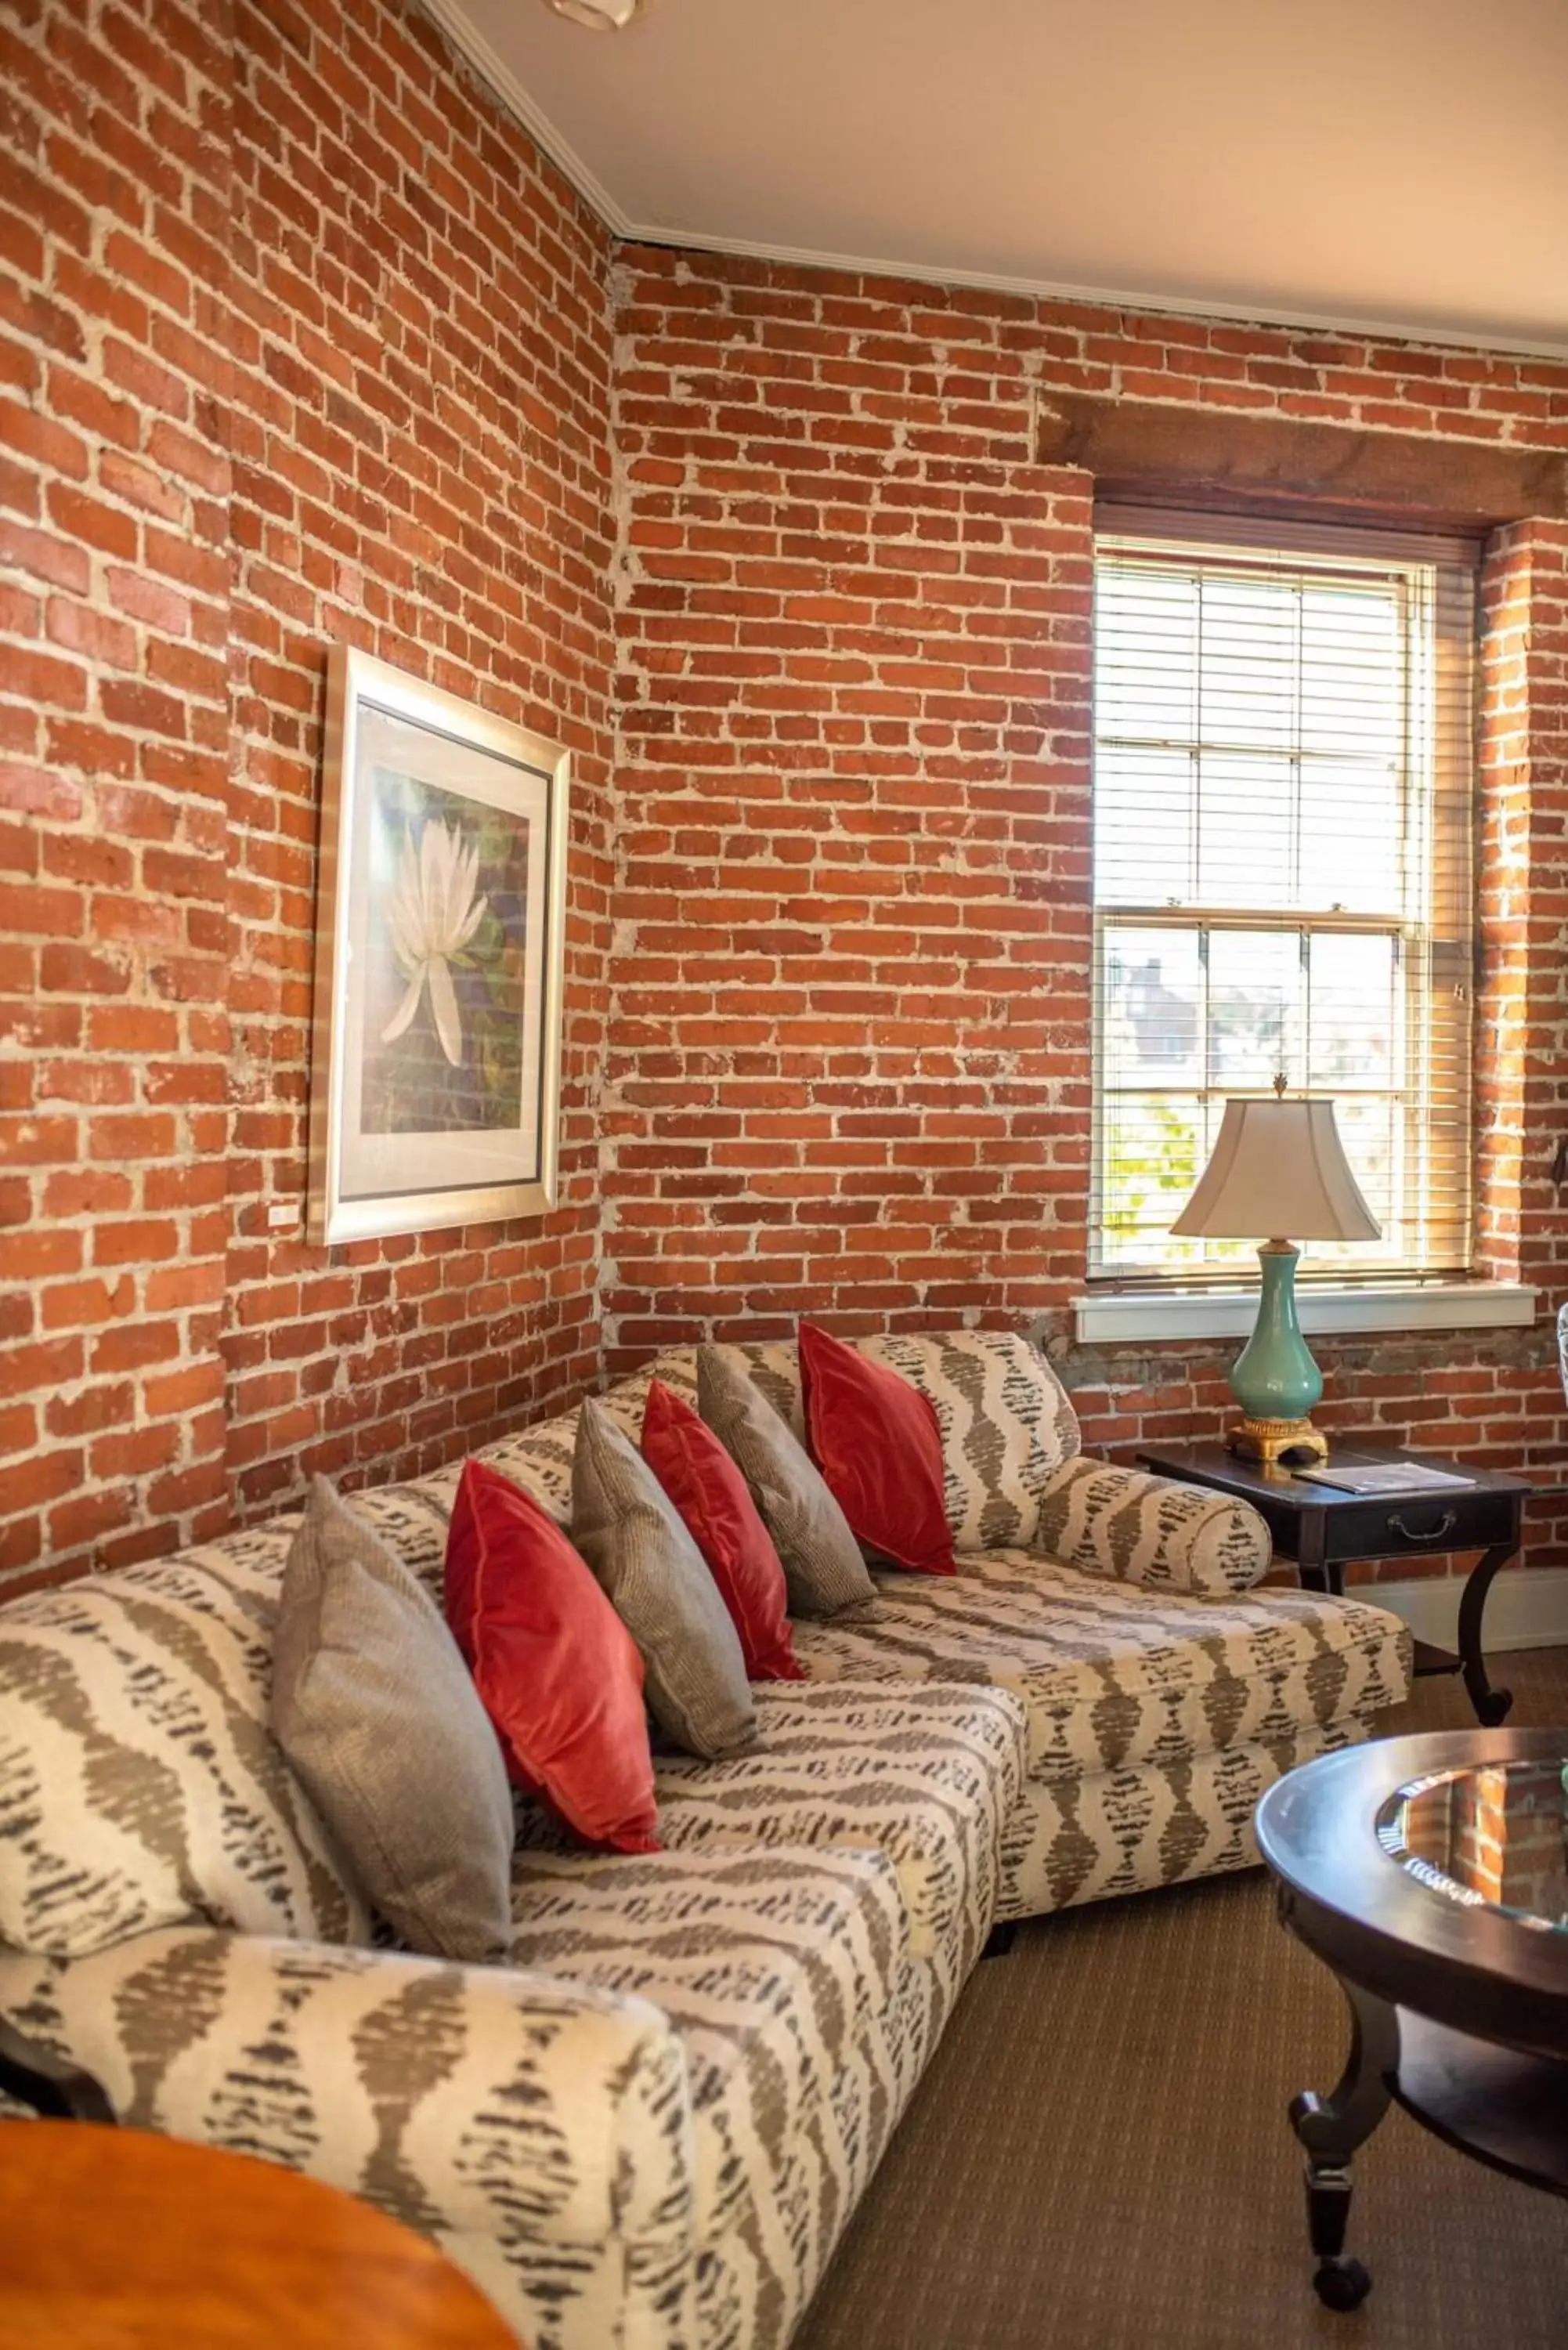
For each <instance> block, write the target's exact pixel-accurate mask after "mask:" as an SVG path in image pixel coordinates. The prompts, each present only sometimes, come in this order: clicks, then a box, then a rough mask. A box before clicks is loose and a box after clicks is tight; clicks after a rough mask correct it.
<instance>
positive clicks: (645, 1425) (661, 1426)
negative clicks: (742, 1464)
mask: <svg viewBox="0 0 1568 2350" xmlns="http://www.w3.org/2000/svg"><path fill="white" fill-rule="evenodd" d="M642 1457H643V1459H644V1460H645V1461H647V1463H648V1465H649V1468H650V1469H651V1470H652V1471H653V1473H654V1475H655V1476H656V1477H657V1478H658V1480H659V1483H660V1484H661V1485H662V1486H663V1488H664V1490H665V1492H667V1493H668V1494H669V1496H670V1500H671V1501H672V1502H673V1503H674V1504H675V1506H676V1508H677V1509H678V1510H679V1511H680V1515H681V1517H682V1518H683V1519H684V1521H685V1523H686V1528H687V1532H688V1533H689V1534H691V1539H692V1540H693V1542H694V1543H695V1544H696V1545H697V1547H698V1549H699V1550H700V1551H701V1554H702V1555H703V1557H704V1558H705V1559H706V1560H707V1562H708V1568H709V1572H710V1574H711V1575H712V1577H713V1580H714V1582H715V1583H716V1584H717V1585H718V1586H719V1594H720V1596H721V1598H722V1600H723V1602H724V1605H725V1607H727V1608H728V1609H729V1611H730V1616H731V1619H732V1622H733V1624H734V1627H735V1629H736V1631H737V1632H738V1633H739V1634H740V1636H741V1651H742V1655H743V1656H744V1658H745V1659H746V1679H748V1680H749V1681H798V1680H804V1679H805V1670H804V1668H803V1667H802V1665H801V1663H800V1660H799V1659H798V1658H797V1657H796V1655H795V1653H794V1648H793V1647H792V1646H791V1642H790V1629H789V1613H788V1610H789V1595H788V1593H787V1592H786V1590H785V1588H784V1567H783V1565H782V1564H781V1563H780V1559H779V1555H778V1552H777V1551H776V1550H775V1549H774V1539H773V1536H772V1535H771V1534H769V1532H768V1530H767V1528H766V1526H764V1525H763V1522H762V1520H761V1518H760V1517H759V1516H758V1515H757V1505H756V1503H754V1502H753V1499H752V1497H751V1494H750V1493H749V1492H748V1491H747V1490H746V1481H745V1479H744V1478H743V1477H742V1474H741V1472H740V1471H739V1470H738V1469H737V1468H736V1466H735V1464H734V1462H733V1461H732V1460H731V1458H730V1456H729V1454H728V1453H727V1452H726V1451H725V1450H724V1448H723V1446H722V1444H721V1443H720V1441H719V1439H718V1438H717V1437H716V1436H715V1435H714V1433H713V1431H712V1430H711V1428H710V1427H709V1426H708V1424H707V1422H706V1420H704V1419H699V1417H698V1415H697V1414H696V1412H694V1411H693V1410H692V1409H691V1405H690V1404H689V1403H683V1402H682V1401H681V1399H680V1397H679V1396H678V1395H676V1394H675V1393H674V1392H673V1390H672V1389H671V1388H667V1387H666V1386H665V1384H664V1382H663V1380H662V1379H655V1380H654V1381H653V1383H652V1385H651V1386H650V1387H649V1390H648V1401H647V1403H646V1404H645V1406H644V1407H643V1414H642Z"/></svg>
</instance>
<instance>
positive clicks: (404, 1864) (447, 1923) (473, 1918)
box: [271, 1477, 513, 1961]
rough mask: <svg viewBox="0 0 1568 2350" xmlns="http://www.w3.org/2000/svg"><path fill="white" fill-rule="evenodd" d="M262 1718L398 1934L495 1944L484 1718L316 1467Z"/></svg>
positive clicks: (503, 1832) (428, 1625)
mask: <svg viewBox="0 0 1568 2350" xmlns="http://www.w3.org/2000/svg"><path fill="white" fill-rule="evenodd" d="M271 1719H272V1724H273V1729H274V1731H275V1734H276V1736H277V1738H278V1740H279V1742H280V1743H281V1745H282V1747H283V1750H284V1752H285V1753H286V1755H287V1757H288V1759H289V1763H290V1764H291V1766H292V1767H293V1769H294V1770H295V1772H296V1773H297V1774H298V1776H299V1778H300V1779H301V1780H302V1781H303V1783H304V1784H305V1786H306V1788H307V1789H308V1791H309V1793H310V1795H311V1798H312V1800H313V1801H314V1803H315V1804H316V1806H317V1810H318V1811H319V1812H320V1814H321V1816H322V1818H323V1819H324V1820H325V1821H326V1823H327V1826H328V1828H329V1829H330V1830H331V1832H332V1834H333V1835H335V1836H336V1838H337V1843H338V1846H339V1847H340V1849H341V1851H342V1853H343V1856H344V1858H345V1860H346V1862H347V1863H348V1867H349V1869H350V1870H351V1871H352V1874H353V1876H354V1878H355V1880H356V1882H357V1883H358V1885H359V1886H360V1887H362V1889H363V1890H364V1892H365V1893H366V1894H367V1895H368V1896H369V1899H370V1902H371V1904H372V1906H373V1907H374V1908H376V1909H377V1910H378V1911H379V1913H380V1915H381V1916H382V1917H383V1918H386V1920H387V1922H388V1924H389V1926H390V1927H391V1928H392V1930H393V1931H394V1933H396V1934H397V1935H398V1936H399V1937H400V1939H402V1940H403V1941H404V1942H406V1943H407V1944H408V1946H409V1948H410V1950H417V1951H420V1952H421V1954H423V1955H424V1956H426V1957H430V1958H443V1959H460V1960H474V1961H477V1960H485V1959H493V1958H494V1957H496V1955H497V1954H498V1953H499V1952H500V1951H501V1950H503V1949H504V1945H505V1941H506V1930H507V1923H508V1913H507V1882H508V1877H509V1873H510V1870H511V1865H512V1835H513V1830H512V1796H511V1792H510V1790H509V1788H508V1787H507V1784H506V1772H505V1769H504V1765H503V1763H502V1760H501V1749H500V1747H499V1745H498V1744H497V1743H496V1738H495V1732H494V1731H493V1729H492V1728H491V1726H490V1723H489V1721H487V1720H486V1718H485V1712H484V1708H483V1705H482V1704H481V1703H480V1701H479V1698H478V1695H477V1694H476V1692H475V1690H474V1687H473V1683H472V1681H471V1680H470V1679H469V1677H468V1673H467V1670H466V1669H465V1667H464V1665H463V1661H462V1657H461V1656H460V1655H459V1654H458V1650H457V1645H456V1643H455V1641H454V1640H453V1638H452V1634H451V1633H450V1632H449V1631H448V1629H447V1627H446V1626H445V1625H444V1624H443V1623H442V1621H441V1615H440V1612H439V1610H438V1609H437V1607H436V1606H435V1604H434V1602H433V1601H432V1600H431V1597H430V1596H429V1595H428V1593H427V1592H426V1591H425V1590H424V1588H423V1586H421V1583H420V1581H419V1578H418V1577H417V1576H416V1575H415V1574H414V1573H413V1570H412V1569H411V1568H410V1567H408V1566H405V1565H404V1564H403V1562H402V1561H401V1559H400V1558H398V1557H396V1556H395V1555H393V1553H392V1552H391V1551H390V1550H389V1548H388V1547H387V1544H385V1543H384V1542H382V1541H381V1539H380V1537H379V1535H378V1534H375V1533H374V1532H373V1531H372V1529H371V1528H370V1527H369V1525H367V1523H365V1520H364V1518H363V1517H362V1516H360V1515H359V1514H358V1513H356V1512H354V1511H352V1510H350V1509H348V1507H347V1506H346V1505H345V1503H342V1502H340V1501H339V1500H338V1498H337V1494H336V1493H335V1492H334V1491H333V1489H332V1487H331V1485H330V1484H329V1483H328V1482H327V1479H326V1478H325V1477H317V1479H316V1481H315V1482H314V1485H313V1487H312V1489H311V1495H310V1500H309V1503H308V1504H307V1506H306V1513H305V1519H304V1523H302V1525H301V1526H300V1529H299V1532H298V1533H297V1534H296V1535H295V1538H294V1541H293V1543H292V1544H290V1546H289V1553H288V1560H287V1564H286V1566H285V1568H284V1572H283V1586H282V1591H281V1593H280V1596H279V1603H278V1619H277V1631H276V1636H275V1644H274V1649H273V1677H272V1700H271Z"/></svg>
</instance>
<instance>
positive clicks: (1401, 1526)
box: [1388, 1510, 1459, 1543]
mask: <svg viewBox="0 0 1568 2350" xmlns="http://www.w3.org/2000/svg"><path fill="white" fill-rule="evenodd" d="M1388 1524H1389V1528H1390V1531H1391V1532H1393V1533H1394V1534H1398V1535H1400V1536H1401V1537H1402V1539H1403V1540H1404V1541H1406V1542H1413V1543H1415V1542H1419V1543H1432V1542H1441V1541H1442V1539H1443V1536H1444V1535H1445V1534H1452V1533H1453V1531H1454V1528H1455V1527H1456V1526H1457V1525H1458V1524H1459V1519H1458V1518H1457V1517H1456V1515H1455V1514H1454V1513H1453V1511H1452V1510H1445V1511H1444V1512H1443V1514H1442V1516H1441V1517H1440V1518H1439V1519H1438V1523H1437V1524H1436V1525H1435V1526H1428V1527H1427V1528H1426V1529H1425V1530H1424V1531H1423V1529H1422V1528H1420V1527H1419V1526H1407V1524H1406V1523H1405V1521H1404V1519H1403V1518H1402V1517H1401V1516H1400V1514H1399V1513H1398V1511H1397V1510H1395V1511H1392V1512H1391V1513H1390V1514H1389V1519H1388Z"/></svg>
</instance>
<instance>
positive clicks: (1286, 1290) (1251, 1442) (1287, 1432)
mask: <svg viewBox="0 0 1568 2350" xmlns="http://www.w3.org/2000/svg"><path fill="white" fill-rule="evenodd" d="M1253 1229H1254V1230H1256V1226H1254V1227H1253ZM1298 1253H1299V1252H1298V1251H1297V1250H1295V1249H1293V1247H1292V1246H1291V1244H1290V1243H1289V1241H1265V1242H1264V1243H1263V1245H1262V1248H1261V1249H1260V1250H1259V1251H1258V1263H1259V1264H1260V1265H1261V1266H1262V1275H1263V1287H1262V1296H1261V1297H1260V1298H1259V1300H1258V1318H1257V1321H1256V1323H1255V1324H1254V1325H1253V1328H1252V1335H1251V1337H1250V1338H1249V1339H1248V1341H1247V1343H1246V1345H1245V1346H1244V1347H1242V1349H1241V1353H1240V1354H1239V1355H1238V1356H1237V1357H1236V1360H1235V1362H1234V1364H1233V1365H1232V1366H1231V1394H1232V1395H1233V1396H1234V1397H1235V1399H1236V1401H1237V1402H1238V1403H1239V1404H1240V1405H1241V1419H1239V1420H1237V1421H1236V1422H1235V1424H1234V1425H1233V1426H1232V1427H1231V1428H1229V1429H1228V1430H1226V1432H1225V1441H1226V1443H1227V1445H1228V1446H1229V1447H1230V1449H1231V1451H1232V1452H1235V1453H1239V1454H1240V1455H1241V1458H1242V1459H1243V1460H1246V1461H1284V1460H1298V1459H1299V1460H1314V1461H1326V1460H1327V1458H1328V1440H1327V1439H1326V1438H1325V1437H1323V1436H1320V1435H1319V1434H1318V1431H1317V1430H1316V1429H1315V1428H1314V1426H1313V1424H1312V1409H1313V1406H1314V1404H1315V1403H1316V1402H1317V1401H1318V1399H1319V1398H1320V1397H1321V1396H1322V1394H1323V1373H1322V1372H1321V1371H1320V1370H1319V1369H1318V1367H1317V1365H1316V1364H1315V1363H1314V1361H1313V1358H1312V1354H1311V1351H1310V1349H1309V1348H1308V1346H1307V1342H1306V1340H1305V1339H1304V1338H1303V1336H1302V1326H1301V1324H1300V1323H1299V1322H1298V1321H1297V1319H1296V1258H1297V1255H1298Z"/></svg>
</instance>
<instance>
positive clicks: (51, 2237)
mask: <svg viewBox="0 0 1568 2350" xmlns="http://www.w3.org/2000/svg"><path fill="white" fill-rule="evenodd" d="M0 2343H4V2344H5V2350H62V2345H67V2344H68V2345H70V2350H264V2345H265V2350H282V2346H283V2345H287V2350H343V2345H344V2344H345V2343H352V2344H353V2345H355V2350H517V2336H516V2335H515V2334H514V2333H513V2331H512V2329H511V2328H510V2326H508V2325H507V2324H504V2321H503V2320H502V2318H501V2317H500V2316H499V2315H498V2314H497V2313H496V2312H495V2310H494V2309H493V2308H492V2306H491V2304H490V2303H489V2302H487V2301H486V2300H485V2299H484V2297H483V2294H482V2293H480V2292H479V2290H478V2288H477V2287H476V2286H475V2285H472V2284H471V2283H470V2282H469V2281H468V2279H467V2278H466V2277H465V2276H464V2275H463V2274H462V2272H461V2271H460V2270H458V2269H455V2268H453V2266H452V2262H450V2261H449V2260H447V2259H446V2258H445V2256H444V2255H443V2254H442V2253H441V2252H439V2251H437V2250H436V2248H435V2246H434V2245H433V2244H428V2243H426V2242H425V2241H424V2240H423V2238H422V2237H420V2236H415V2235H412V2234H410V2231H409V2230H408V2229H406V2228H403V2227H400V2226H399V2224H398V2222H397V2221H396V2220H389V2219H388V2218H387V2217H386V2216H385V2215H384V2214H383V2213H382V2212H379V2211H376V2210H372V2209H371V2208H370V2206H369V2204H368V2203H360V2202H358V2201H357V2200H356V2199H354V2197H352V2196H350V2195H342V2194H339V2193H338V2191H337V2189H336V2188H333V2187H324V2186H323V2185H322V2184H321V2182H320V2180H319V2179H315V2178H305V2177H303V2176H302V2175H301V2174H300V2173H299V2172H298V2171H294V2170H284V2169H281V2168H279V2167H278V2166H277V2165H276V2164H275V2163H270V2162H259V2161H256V2160H254V2159H253V2158H251V2157H250V2156H248V2155H242V2154H224V2153H221V2152H219V2151H217V2150H216V2149H215V2148H213V2147H202V2146H189V2145H186V2144H185V2143H184V2142H183V2141H182V2140H181V2139H179V2138H169V2137H153V2136H151V2133H149V2132H147V2131H145V2130H133V2129H105V2128H100V2127H98V2126H95V2125H93V2124H90V2123H79V2122H53V2121H36V2122H31V2121H28V2122H5V2123H0Z"/></svg>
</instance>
